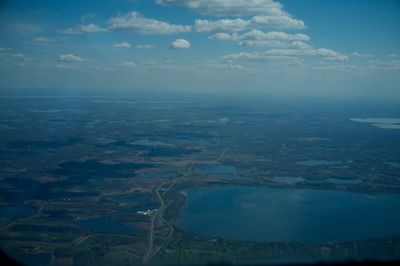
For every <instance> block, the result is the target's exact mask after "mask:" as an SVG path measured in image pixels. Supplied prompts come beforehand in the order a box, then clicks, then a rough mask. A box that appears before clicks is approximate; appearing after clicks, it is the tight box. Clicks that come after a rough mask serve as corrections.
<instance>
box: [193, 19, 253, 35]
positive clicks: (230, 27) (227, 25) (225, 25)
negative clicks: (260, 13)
mask: <svg viewBox="0 0 400 266" xmlns="http://www.w3.org/2000/svg"><path fill="white" fill-rule="evenodd" d="M194 23H195V29H196V31H197V32H210V31H231V32H237V31H243V30H245V29H247V28H249V27H250V26H251V22H250V21H247V20H243V19H241V18H237V19H220V20H217V21H210V20H206V19H196V20H195V22H194Z"/></svg>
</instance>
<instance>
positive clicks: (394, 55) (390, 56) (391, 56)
mask: <svg viewBox="0 0 400 266" xmlns="http://www.w3.org/2000/svg"><path fill="white" fill-rule="evenodd" d="M388 57H389V58H397V54H390V55H388Z"/></svg>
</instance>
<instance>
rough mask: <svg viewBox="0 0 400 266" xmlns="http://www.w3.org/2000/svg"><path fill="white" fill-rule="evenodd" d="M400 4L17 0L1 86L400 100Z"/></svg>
mask: <svg viewBox="0 0 400 266" xmlns="http://www.w3.org/2000/svg"><path fill="white" fill-rule="evenodd" d="M399 14H400V1H395V0H392V1H391V0H385V1H379V0H364V1H361V0H358V1H354V0H346V1H345V0H341V1H339V0H332V1H326V0H324V1H322V0H314V1H292V0H281V1H273V0H202V1H200V0H105V1H99V0H97V1H94V0H86V1H80V0H69V1H61V0H60V1H54V0H47V1H44V0H42V1H41V0H36V1H31V0H5V1H1V3H0V34H1V36H2V38H1V39H0V89H1V90H3V91H8V90H18V89H21V90H22V89H23V90H31V91H32V92H35V90H39V89H47V90H68V89H73V90H74V91H76V90H80V89H82V90H93V91H96V90H106V91H107V90H109V91H110V92H112V91H114V90H119V89H123V90H131V91H135V90H178V91H179V90H185V91H192V90H193V91H222V92H229V91H255V92H282V93H287V94H304V95H328V96H329V95H347V96H358V95H370V96H373V97H376V96H383V97H393V95H396V96H399V95H400V93H399V88H398V87H399V84H400V16H399Z"/></svg>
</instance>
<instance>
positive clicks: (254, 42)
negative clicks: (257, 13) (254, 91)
mask: <svg viewBox="0 0 400 266" xmlns="http://www.w3.org/2000/svg"><path fill="white" fill-rule="evenodd" d="M209 38H210V39H215V40H222V41H235V42H238V43H239V44H240V45H242V46H265V47H277V48H298V49H308V48H310V46H309V45H308V44H307V43H305V42H306V41H309V40H310V37H308V36H307V35H305V34H299V33H297V34H289V33H285V32H280V31H270V32H263V31H260V30H251V31H249V32H246V33H244V34H241V35H239V34H237V33H224V32H219V33H216V34H214V35H212V36H210V37H209Z"/></svg>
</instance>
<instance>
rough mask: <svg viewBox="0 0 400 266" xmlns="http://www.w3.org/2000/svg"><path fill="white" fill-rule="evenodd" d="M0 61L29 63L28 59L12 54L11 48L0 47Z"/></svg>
mask: <svg viewBox="0 0 400 266" xmlns="http://www.w3.org/2000/svg"><path fill="white" fill-rule="evenodd" d="M0 59H5V60H11V61H29V58H28V57H27V56H26V55H24V54H22V53H18V52H14V51H13V49H11V48H4V47H0Z"/></svg>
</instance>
